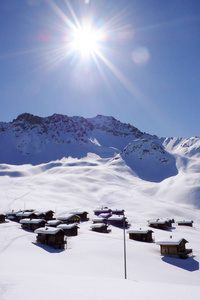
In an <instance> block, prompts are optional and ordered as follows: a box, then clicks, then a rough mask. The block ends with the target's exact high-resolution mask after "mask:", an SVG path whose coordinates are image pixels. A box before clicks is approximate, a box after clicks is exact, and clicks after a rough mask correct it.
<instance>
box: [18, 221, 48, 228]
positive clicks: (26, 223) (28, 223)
mask: <svg viewBox="0 0 200 300" xmlns="http://www.w3.org/2000/svg"><path fill="white" fill-rule="evenodd" d="M19 222H20V223H21V227H22V228H23V229H27V230H31V231H34V230H36V229H37V228H40V227H44V226H45V223H46V221H45V220H44V219H22V220H20V221H19Z"/></svg>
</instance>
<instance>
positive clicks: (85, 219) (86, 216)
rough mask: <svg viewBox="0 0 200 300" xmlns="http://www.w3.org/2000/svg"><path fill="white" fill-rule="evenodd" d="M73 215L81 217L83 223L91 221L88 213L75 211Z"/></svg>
mask: <svg viewBox="0 0 200 300" xmlns="http://www.w3.org/2000/svg"><path fill="white" fill-rule="evenodd" d="M71 214H73V215H77V216H79V217H80V218H81V222H84V221H88V220H89V218H88V212H87V211H73V212H71Z"/></svg>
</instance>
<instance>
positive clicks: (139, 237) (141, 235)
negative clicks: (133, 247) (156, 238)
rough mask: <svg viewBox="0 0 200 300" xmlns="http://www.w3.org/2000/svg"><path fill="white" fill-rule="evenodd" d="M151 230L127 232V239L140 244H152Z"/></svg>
mask: <svg viewBox="0 0 200 300" xmlns="http://www.w3.org/2000/svg"><path fill="white" fill-rule="evenodd" d="M152 233H153V231H152V230H141V229H140V230H129V231H128V234H129V239H131V240H135V241H141V242H152V241H153V238H152Z"/></svg>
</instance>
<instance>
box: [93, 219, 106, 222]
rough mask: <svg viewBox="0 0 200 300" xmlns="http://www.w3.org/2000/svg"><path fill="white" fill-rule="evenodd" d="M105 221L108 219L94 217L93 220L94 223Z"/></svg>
mask: <svg viewBox="0 0 200 300" xmlns="http://www.w3.org/2000/svg"><path fill="white" fill-rule="evenodd" d="M104 221H106V219H105V218H94V219H92V222H94V223H98V222H99V223H101V222H104Z"/></svg>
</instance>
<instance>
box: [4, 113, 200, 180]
mask: <svg viewBox="0 0 200 300" xmlns="http://www.w3.org/2000/svg"><path fill="white" fill-rule="evenodd" d="M88 153H95V154H97V155H99V156H100V157H101V158H110V159H118V158H119V157H122V158H123V159H124V160H125V162H126V164H127V165H128V166H129V167H130V168H131V169H132V171H134V172H135V174H136V175H137V176H139V177H140V178H142V179H144V180H149V181H156V182H159V181H162V180H163V179H165V178H168V177H170V176H174V175H176V174H178V169H177V164H176V155H177V154H178V155H179V156H180V155H181V157H182V158H184V157H187V158H188V157H191V156H196V155H197V156H198V155H199V154H200V140H199V138H191V139H183V138H166V139H164V138H158V137H157V136H155V135H154V136H152V135H149V134H147V133H143V132H141V131H139V130H138V129H137V128H135V127H134V126H132V125H130V124H125V123H121V122H120V121H118V120H116V119H115V118H113V117H106V116H102V115H98V116H96V117H94V118H88V119H86V118H83V117H68V116H66V115H60V114H54V115H52V116H50V117H46V118H41V117H38V116H34V115H31V114H28V113H24V114H21V115H19V116H18V117H17V118H16V119H14V120H13V121H12V122H10V123H4V122H1V123H0V163H8V164H15V165H20V164H27V163H29V164H33V165H36V164H41V163H47V162H50V161H53V160H57V159H62V158H63V157H73V158H83V157H86V156H87V154H88Z"/></svg>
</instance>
